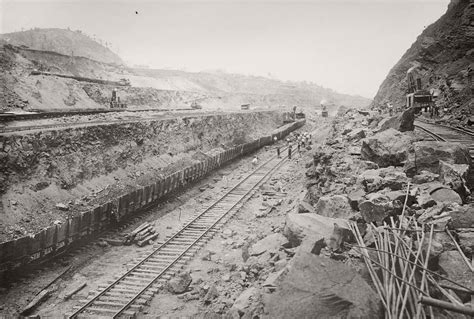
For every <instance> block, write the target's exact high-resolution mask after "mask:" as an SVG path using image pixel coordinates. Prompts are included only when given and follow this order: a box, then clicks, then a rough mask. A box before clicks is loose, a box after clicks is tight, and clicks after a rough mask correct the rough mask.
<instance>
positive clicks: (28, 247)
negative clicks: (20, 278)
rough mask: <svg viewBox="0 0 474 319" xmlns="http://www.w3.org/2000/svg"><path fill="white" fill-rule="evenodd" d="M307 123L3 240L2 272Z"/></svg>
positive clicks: (59, 248) (99, 227) (97, 230)
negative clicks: (33, 233)
mask: <svg viewBox="0 0 474 319" xmlns="http://www.w3.org/2000/svg"><path fill="white" fill-rule="evenodd" d="M303 125H304V120H303V121H298V122H294V123H291V124H288V125H285V126H283V127H281V128H279V129H277V130H275V131H274V132H273V133H272V135H269V136H264V137H261V138H259V139H256V140H254V141H252V142H249V143H245V144H241V145H239V146H236V147H233V148H231V149H228V150H226V151H224V152H221V153H219V154H217V155H214V156H212V157H211V158H208V159H206V160H204V161H202V162H199V163H196V164H194V165H192V166H189V167H186V168H184V169H183V170H181V171H178V172H175V173H173V174H171V175H168V176H166V177H164V178H162V179H160V180H158V181H156V182H155V183H153V184H151V185H148V186H145V187H143V188H139V189H136V190H134V191H133V192H131V193H128V194H126V195H124V196H121V197H120V198H117V199H115V200H113V201H111V202H108V203H106V204H104V205H102V206H99V207H96V208H94V209H93V210H90V211H87V212H83V213H81V214H80V215H78V216H75V217H73V218H70V219H67V220H66V221H65V222H64V223H62V224H58V225H53V226H50V227H48V228H45V229H43V230H42V231H40V232H38V233H36V234H35V235H33V236H25V237H22V238H19V239H16V240H11V241H8V242H4V243H2V244H0V272H2V271H5V270H7V269H13V268H16V267H19V266H23V265H27V264H30V263H34V262H40V261H42V260H45V259H47V258H49V257H52V256H54V255H55V254H57V253H59V252H62V251H64V250H65V249H67V248H68V247H70V246H71V245H72V244H76V243H79V242H80V241H85V240H87V239H90V238H92V237H93V236H95V235H98V234H99V233H100V232H101V231H103V230H105V229H107V228H109V227H110V226H111V225H114V224H116V223H117V222H120V221H122V220H125V219H127V218H130V217H132V216H133V215H134V214H135V213H137V212H138V211H140V210H142V209H144V208H145V207H147V206H151V205H154V204H156V203H158V202H159V201H160V200H161V199H162V198H164V197H165V196H167V195H169V194H171V193H172V192H174V191H177V190H179V189H180V188H182V187H183V186H185V185H187V184H188V183H191V182H194V181H196V180H198V179H201V178H202V177H204V176H205V175H206V174H208V173H209V172H211V171H213V170H215V169H216V168H218V167H220V166H222V165H223V164H225V163H227V162H229V161H231V160H233V159H235V158H237V157H239V156H242V155H247V154H249V153H251V152H253V151H255V150H257V149H259V148H260V147H262V146H265V145H269V144H271V143H273V139H274V137H275V136H276V137H278V139H279V140H280V139H281V138H283V137H284V136H286V135H287V134H288V133H290V132H291V131H293V130H295V129H297V128H299V127H301V126H303Z"/></svg>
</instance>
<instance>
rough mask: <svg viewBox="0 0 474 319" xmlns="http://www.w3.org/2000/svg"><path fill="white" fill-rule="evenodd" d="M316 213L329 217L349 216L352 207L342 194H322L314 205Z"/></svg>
mask: <svg viewBox="0 0 474 319" xmlns="http://www.w3.org/2000/svg"><path fill="white" fill-rule="evenodd" d="M315 212H316V214H319V215H322V216H326V217H331V218H349V217H351V215H352V213H353V212H352V208H351V205H350V203H349V199H348V198H347V196H344V195H332V196H322V197H321V198H319V201H318V203H317V204H316V207H315Z"/></svg>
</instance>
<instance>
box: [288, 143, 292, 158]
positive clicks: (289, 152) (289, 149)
mask: <svg viewBox="0 0 474 319" xmlns="http://www.w3.org/2000/svg"><path fill="white" fill-rule="evenodd" d="M291 147H292V145H291V143H288V159H291Z"/></svg>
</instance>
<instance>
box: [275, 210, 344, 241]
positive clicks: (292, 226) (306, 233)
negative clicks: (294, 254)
mask: <svg viewBox="0 0 474 319" xmlns="http://www.w3.org/2000/svg"><path fill="white" fill-rule="evenodd" d="M334 224H338V225H339V226H340V227H344V228H348V227H349V226H348V224H347V221H346V220H345V219H339V218H329V217H324V216H321V215H317V214H312V213H305V214H291V213H290V214H287V215H286V223H285V228H284V230H283V235H285V236H286V238H288V240H289V241H290V244H291V245H292V246H293V247H295V246H298V245H299V244H301V242H302V240H303V239H304V238H305V237H310V238H312V239H314V240H316V241H317V240H320V239H324V238H326V239H327V238H329V237H330V236H331V235H332V233H333V230H334Z"/></svg>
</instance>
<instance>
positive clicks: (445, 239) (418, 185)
mask: <svg viewBox="0 0 474 319" xmlns="http://www.w3.org/2000/svg"><path fill="white" fill-rule="evenodd" d="M407 113H408V112H407ZM410 121H411V126H412V124H413V116H411V115H410V114H408V115H407V114H406V113H405V114H403V115H400V116H398V118H393V119H390V120H382V119H381V117H380V116H379V115H378V114H376V113H370V112H358V111H355V110H341V112H340V113H339V116H338V117H337V118H336V119H335V121H334V123H333V127H332V135H331V137H330V139H329V140H328V141H327V143H326V145H325V146H322V147H320V148H319V149H317V150H316V152H315V154H314V158H313V161H312V163H310V164H309V165H308V166H309V168H308V171H307V173H306V175H307V176H308V177H309V178H308V182H307V186H308V192H307V194H306V197H305V201H306V203H302V204H300V207H299V209H298V211H297V212H295V213H294V214H289V215H288V216H287V224H286V227H287V231H288V232H289V233H290V235H291V236H293V237H294V238H295V240H297V241H300V242H303V244H304V243H305V241H308V239H306V237H307V236H312V237H313V238H312V239H311V240H309V242H308V243H307V246H308V247H309V249H310V250H311V251H312V252H314V251H318V254H319V253H321V252H323V253H324V251H325V250H326V249H329V250H328V252H327V255H328V256H329V257H331V258H333V259H337V260H343V261H344V262H345V263H353V262H354V261H353V259H354V257H356V259H360V260H362V259H364V258H362V255H361V251H360V250H359V251H358V250H357V249H354V245H355V241H354V238H351V236H350V235H351V233H353V232H351V231H350V230H349V228H350V227H348V223H350V224H351V225H357V226H358V227H357V229H358V230H359V231H360V233H361V237H362V238H363V244H364V247H368V249H382V248H380V247H378V246H376V244H375V243H374V233H373V230H374V229H388V228H396V229H401V230H407V231H408V230H410V232H407V233H406V234H405V233H404V234H405V235H404V236H408V237H409V242H410V243H413V245H414V247H415V246H417V247H419V246H420V245H426V243H425V242H420V241H419V240H417V238H416V237H415V236H414V235H413V234H414V233H416V232H422V233H426V232H429V229H430V228H432V229H433V236H432V238H431V240H430V245H429V246H427V247H429V248H426V247H424V248H423V249H425V248H426V249H428V250H429V252H428V256H429V257H428V258H427V259H428V260H427V261H426V263H427V265H428V267H429V268H428V269H427V270H426V271H432V272H434V273H436V274H437V276H438V277H436V276H435V278H438V279H439V278H445V279H443V280H439V281H440V285H441V286H443V283H444V281H446V280H448V281H451V282H450V283H451V285H450V289H451V290H449V289H448V293H447V294H448V295H446V292H445V291H440V290H436V289H433V291H431V294H432V296H434V297H435V298H439V302H449V303H450V305H449V306H451V305H455V306H458V308H461V309H464V311H467V313H468V314H471V313H472V311H474V310H473V308H472V305H470V302H471V295H472V294H473V288H474V286H473V283H472V272H473V270H474V267H473V265H472V261H471V260H472V257H473V249H474V204H473V203H472V202H471V193H470V189H472V187H473V185H470V184H469V178H468V177H469V176H470V174H471V173H472V172H471V171H470V170H471V167H472V163H471V158H470V156H469V150H468V148H467V147H466V146H464V145H461V144H458V143H450V142H435V141H422V140H421V139H420V138H419V137H418V136H417V135H416V134H415V133H414V132H411V131H410V130H409V127H410ZM407 127H408V129H407ZM401 131H403V132H401ZM348 150H349V153H350V154H352V156H348V155H347V153H348ZM351 150H352V151H351ZM357 150H359V151H357ZM298 213H300V214H298ZM409 221H411V222H409ZM332 224H334V230H333V233H332V234H330V232H329V231H328V229H325V228H324V225H326V226H328V228H329V229H331V228H332V227H330V225H332ZM408 224H410V225H411V226H410V227H408V226H407V225H408ZM412 224H413V225H412ZM414 229H416V231H415V230H414ZM301 234H306V235H305V236H302V235H301ZM407 234H408V235H407ZM418 239H419V238H418ZM392 244H393V243H392ZM321 247H323V248H321ZM385 248H387V247H385ZM426 249H425V250H426ZM415 251H416V250H415ZM377 258H378V257H374V259H375V260H377ZM378 269H379V271H382V272H383V269H381V268H380V267H378ZM453 282H454V283H455V284H454V287H453ZM437 302H438V301H437ZM434 309H436V310H435V311H436V312H437V313H442V314H443V315H447V312H446V310H445V309H444V308H442V307H441V308H434ZM466 309H467V310H466ZM458 310H459V309H458ZM464 314H466V312H464Z"/></svg>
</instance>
